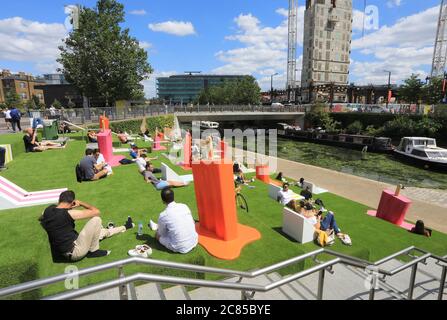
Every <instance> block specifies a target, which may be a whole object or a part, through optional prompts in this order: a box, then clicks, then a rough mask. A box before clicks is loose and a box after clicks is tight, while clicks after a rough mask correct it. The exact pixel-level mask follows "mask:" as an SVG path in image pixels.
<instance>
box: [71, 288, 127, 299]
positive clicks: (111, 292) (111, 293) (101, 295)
mask: <svg viewBox="0 0 447 320" xmlns="http://www.w3.org/2000/svg"><path fill="white" fill-rule="evenodd" d="M74 300H93V301H111V300H120V294H119V290H118V288H114V289H108V290H104V291H100V292H97V293H93V294H90V295H88V296H84V297H80V298H77V299H74Z"/></svg>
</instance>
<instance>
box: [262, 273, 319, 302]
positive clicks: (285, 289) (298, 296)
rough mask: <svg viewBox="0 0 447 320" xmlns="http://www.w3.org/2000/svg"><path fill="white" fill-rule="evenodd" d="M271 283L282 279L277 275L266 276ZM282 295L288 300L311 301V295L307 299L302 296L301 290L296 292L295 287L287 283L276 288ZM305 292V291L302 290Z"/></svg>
mask: <svg viewBox="0 0 447 320" xmlns="http://www.w3.org/2000/svg"><path fill="white" fill-rule="evenodd" d="M267 277H268V278H269V279H270V280H271V281H272V282H273V281H279V280H282V279H283V277H282V276H281V275H280V274H279V273H277V272H274V273H271V274H269V275H268V276H267ZM278 289H279V290H280V291H282V293H283V294H284V295H286V296H287V298H288V300H313V298H312V295H310V294H308V297H306V296H305V295H304V294H302V293H301V290H297V289H296V288H295V287H293V286H292V285H291V283H288V284H286V285H284V286H281V287H280V288H278ZM304 291H306V290H304Z"/></svg>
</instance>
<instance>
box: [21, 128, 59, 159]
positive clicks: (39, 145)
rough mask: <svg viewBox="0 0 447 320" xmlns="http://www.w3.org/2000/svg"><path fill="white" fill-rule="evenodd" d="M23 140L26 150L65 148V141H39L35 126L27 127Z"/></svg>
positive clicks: (27, 151) (40, 150)
mask: <svg viewBox="0 0 447 320" xmlns="http://www.w3.org/2000/svg"><path fill="white" fill-rule="evenodd" d="M23 142H24V144H25V152H26V153H29V152H43V151H47V150H53V149H64V148H65V143H62V144H61V143H54V142H48V141H47V142H39V139H38V138H37V130H35V129H33V128H28V129H26V134H25V135H24V136H23Z"/></svg>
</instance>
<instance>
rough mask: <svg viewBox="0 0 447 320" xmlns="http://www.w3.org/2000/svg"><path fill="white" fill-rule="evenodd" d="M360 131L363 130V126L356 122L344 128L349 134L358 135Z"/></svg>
mask: <svg viewBox="0 0 447 320" xmlns="http://www.w3.org/2000/svg"><path fill="white" fill-rule="evenodd" d="M362 130H363V124H362V123H361V122H360V121H358V120H357V121H354V122H353V123H351V124H350V125H349V126H348V127H347V128H346V131H347V133H350V134H360V133H361V132H362Z"/></svg>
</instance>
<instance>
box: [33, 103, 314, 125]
mask: <svg viewBox="0 0 447 320" xmlns="http://www.w3.org/2000/svg"><path fill="white" fill-rule="evenodd" d="M231 112H280V113H285V112H305V106H295V105H292V106H284V107H272V106H262V105H218V106H215V105H194V106H188V105H183V106H168V105H145V106H132V107H123V108H116V107H109V108H89V109H61V110H49V109H46V110H29V111H28V112H27V114H25V115H24V117H25V118H26V117H28V118H48V119H63V120H66V121H69V122H71V123H74V124H86V123H98V121H99V117H100V116H101V115H103V114H105V115H106V116H107V117H108V118H109V119H110V120H111V121H119V120H128V119H129V120H130V119H138V118H143V117H151V116H160V115H168V114H185V113H189V114H191V113H231Z"/></svg>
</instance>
